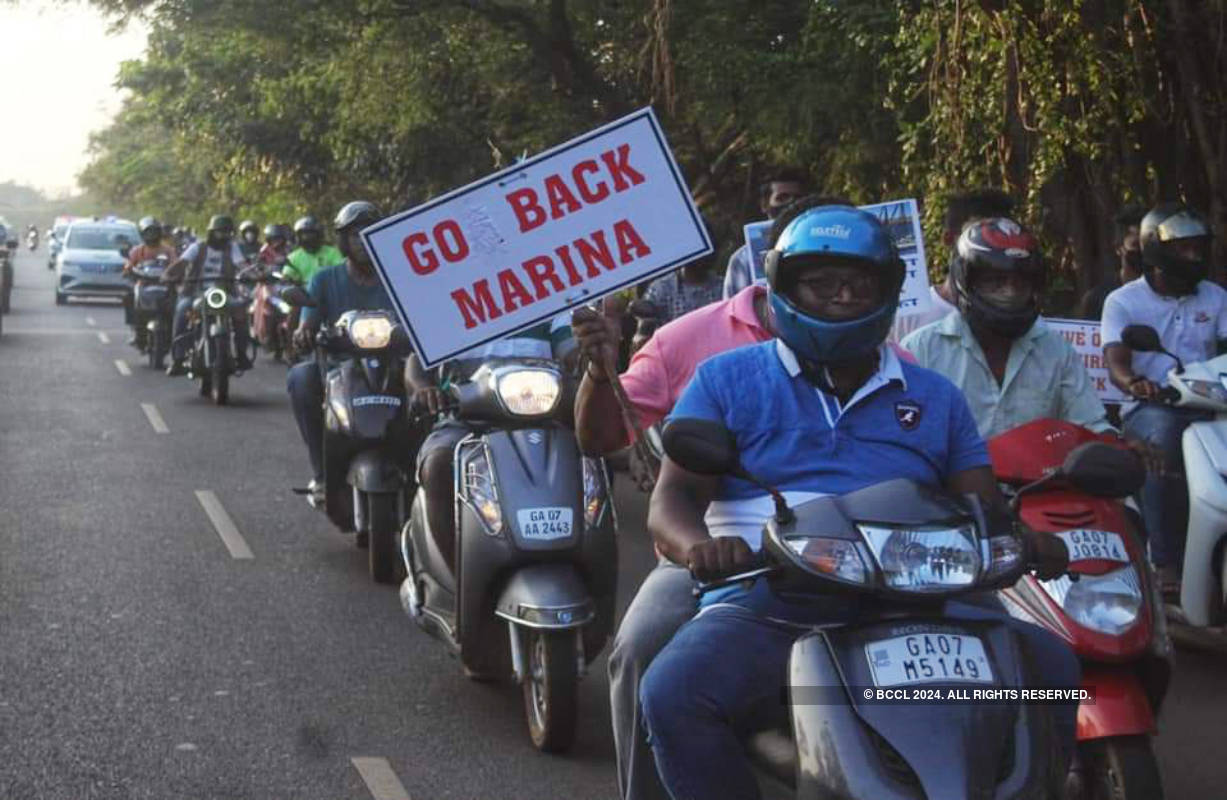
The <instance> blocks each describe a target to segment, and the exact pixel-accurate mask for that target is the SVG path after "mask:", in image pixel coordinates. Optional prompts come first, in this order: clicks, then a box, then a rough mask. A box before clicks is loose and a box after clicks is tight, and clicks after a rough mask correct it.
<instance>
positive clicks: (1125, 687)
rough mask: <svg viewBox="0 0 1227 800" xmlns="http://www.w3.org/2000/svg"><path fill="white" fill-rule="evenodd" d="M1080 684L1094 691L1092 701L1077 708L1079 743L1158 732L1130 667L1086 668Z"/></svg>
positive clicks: (1144, 694) (1140, 682)
mask: <svg viewBox="0 0 1227 800" xmlns="http://www.w3.org/2000/svg"><path fill="white" fill-rule="evenodd" d="M1082 685H1083V686H1086V687H1091V688H1093V689H1094V691H1095V700H1094V702H1087V703H1082V704H1081V705H1079V706H1078V741H1080V742H1082V741H1086V740H1087V739H1103V738H1105V737H1108V736H1133V735H1137V734H1150V735H1154V734H1155V733H1157V732H1158V730H1157V728H1156V726H1155V716H1154V713H1153V712H1152V711H1151V708H1150V701H1149V700H1147V698H1146V690H1145V689H1144V688H1143V686H1142V681H1141V680H1140V679H1139V678H1138V676H1137V675H1136V674H1135V673H1134V671H1133V669H1132V668H1129V667H1110V666H1107V665H1088V666H1086V667H1084V668H1083V670H1082Z"/></svg>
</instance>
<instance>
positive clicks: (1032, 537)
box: [1023, 526, 1069, 581]
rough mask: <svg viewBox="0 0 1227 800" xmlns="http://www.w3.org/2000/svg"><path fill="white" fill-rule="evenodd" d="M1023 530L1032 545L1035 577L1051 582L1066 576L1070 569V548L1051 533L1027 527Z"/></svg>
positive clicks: (1032, 565) (1032, 562)
mask: <svg viewBox="0 0 1227 800" xmlns="http://www.w3.org/2000/svg"><path fill="white" fill-rule="evenodd" d="M1023 530H1024V536H1025V537H1026V538H1027V541H1028V542H1029V543H1030V550H1031V567H1032V569H1033V570H1034V571H1035V577H1037V578H1039V579H1040V580H1042V581H1050V580H1052V579H1053V578H1058V577H1060V576H1062V575H1064V574H1065V571H1066V570H1068V569H1069V548H1067V547H1066V546H1065V542H1063V541H1061V539H1060V538H1058V537H1056V536H1053V535H1052V534H1051V533H1040V532H1038V531H1033V530H1030V529H1029V528H1026V527H1025V526H1024V527H1023Z"/></svg>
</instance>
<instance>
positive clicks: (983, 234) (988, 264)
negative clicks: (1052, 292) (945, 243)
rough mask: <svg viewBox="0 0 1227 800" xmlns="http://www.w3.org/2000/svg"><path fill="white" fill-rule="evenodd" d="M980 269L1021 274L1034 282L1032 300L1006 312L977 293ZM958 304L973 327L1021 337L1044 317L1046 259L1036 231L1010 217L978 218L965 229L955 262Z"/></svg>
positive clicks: (953, 276) (952, 262)
mask: <svg viewBox="0 0 1227 800" xmlns="http://www.w3.org/2000/svg"><path fill="white" fill-rule="evenodd" d="M981 270H996V271H999V272H1021V273H1024V274H1026V275H1028V276H1029V277H1030V278H1031V285H1032V287H1033V289H1034V291H1033V292H1032V295H1031V301H1030V302H1029V303H1027V304H1026V305H1025V306H1022V307H1020V308H1009V309H1007V308H1002V307H1001V306H998V305H994V304H993V303H990V302H988V301H987V300H985V299H984V298H983V297H981V296H980V295H979V294H977V293H976V291H975V290H974V287H975V283H976V280H975V275H976V273H977V272H978V271H981ZM950 277H951V279H952V280H953V282H954V294H955V302H956V304H957V305H958V307H959V311H960V312H961V313H962V314H963V316H964V317H966V319H967V321H968V323H970V324H971V325H972V326H973V327H980V328H985V329H987V330H990V331H993V332H994V333H997V334H999V335H1001V336H1006V337H1009V338H1011V339H1016V338H1018V337H1019V336H1022V335H1023V334H1024V333H1026V332H1027V331H1029V330H1031V326H1032V325H1034V324H1035V320H1036V318H1037V317H1039V314H1040V304H1039V293H1040V290H1041V288H1042V287H1043V285H1044V259H1043V255H1042V254H1041V252H1040V244H1039V241H1038V240H1037V239H1036V238H1035V237H1034V236H1033V235H1031V232H1030V231H1028V230H1027V229H1026V228H1024V227H1023V226H1022V225H1019V224H1018V223H1017V222H1015V221H1014V220H1012V219H1008V218H1006V217H989V218H988V219H980V220H976V221H974V222H972V223H969V224H968V225H966V226H965V227H964V228H963V232H962V233H961V234H960V235H959V239H958V241H957V242H956V243H955V245H954V255H953V256H952V257H951V259H950Z"/></svg>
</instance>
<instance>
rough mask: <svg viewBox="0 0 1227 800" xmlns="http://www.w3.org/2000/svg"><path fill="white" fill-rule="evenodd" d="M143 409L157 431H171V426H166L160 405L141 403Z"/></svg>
mask: <svg viewBox="0 0 1227 800" xmlns="http://www.w3.org/2000/svg"><path fill="white" fill-rule="evenodd" d="M141 410H142V411H144V412H145V416H146V417H147V418H148V419H149V424H150V425H152V426H153V430H154V432H155V433H170V428H168V427H166V420H164V419H162V414H161V412H160V411H158V407H157V406H155V405H154V404H153V403H141Z"/></svg>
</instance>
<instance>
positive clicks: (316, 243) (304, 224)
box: [281, 216, 345, 286]
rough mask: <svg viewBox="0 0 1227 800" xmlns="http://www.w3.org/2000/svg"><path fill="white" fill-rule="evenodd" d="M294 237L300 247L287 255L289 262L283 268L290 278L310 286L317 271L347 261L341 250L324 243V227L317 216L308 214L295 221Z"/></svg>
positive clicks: (282, 271) (282, 272)
mask: <svg viewBox="0 0 1227 800" xmlns="http://www.w3.org/2000/svg"><path fill="white" fill-rule="evenodd" d="M294 238H295V239H296V240H297V242H298V248H297V249H295V250H294V251H293V252H292V253H290V255H289V256H287V258H286V260H287V261H288V262H289V263H287V264H286V265H285V267H284V268H283V269H282V270H281V274H282V275H284V276H285V277H286V278H288V279H289V280H292V281H296V282H298V283H301V284H302V285H303V286H309V285H310V284H311V279H312V278H313V277H315V273H317V272H319V271H320V270H322V269H324V268H326V267H334V266H336V265H337V264H344V263H345V256H343V255H341V251H340V250H338V249H337V248H335V247H333V246H332V245H330V244H324V228H323V226H321V225H320V223H319V221H318V220H317V219H316V218H315V217H312V216H306V217H302V218H301V219H299V220H298V222H295V223H294Z"/></svg>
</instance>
